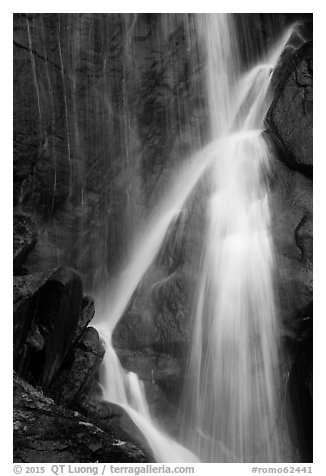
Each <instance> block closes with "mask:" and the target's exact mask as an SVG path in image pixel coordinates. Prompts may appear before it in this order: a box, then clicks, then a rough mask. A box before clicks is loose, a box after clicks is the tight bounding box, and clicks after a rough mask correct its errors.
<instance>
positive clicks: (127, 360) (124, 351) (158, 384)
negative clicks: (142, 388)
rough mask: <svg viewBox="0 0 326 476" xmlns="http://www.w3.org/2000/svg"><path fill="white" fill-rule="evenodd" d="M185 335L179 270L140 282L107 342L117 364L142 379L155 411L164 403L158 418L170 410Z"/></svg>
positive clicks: (184, 284) (187, 322)
mask: <svg viewBox="0 0 326 476" xmlns="http://www.w3.org/2000/svg"><path fill="white" fill-rule="evenodd" d="M157 272H158V271H157ZM158 276H159V275H157V277H158ZM151 278H152V279H153V274H152V275H151ZM189 340H190V308H189V304H188V290H187V282H186V280H185V278H184V277H183V276H182V275H181V274H179V275H178V274H172V275H171V276H169V277H167V278H163V279H159V280H157V282H156V283H155V284H154V285H153V284H152V283H151V284H149V283H144V284H143V285H142V286H141V288H140V289H139V290H138V291H137V293H136V296H135V297H134V299H133V300H132V302H131V304H130V306H129V308H128V310H127V312H126V313H125V314H124V315H123V316H122V318H121V319H120V321H119V322H118V324H117V326H116V328H115V329H114V332H113V336H112V342H113V345H114V347H115V349H116V352H117V355H118V357H119V359H120V361H121V363H122V365H123V367H124V368H126V369H127V370H129V371H132V372H135V373H137V374H138V376H139V377H140V378H141V379H142V380H143V381H144V382H145V384H146V387H147V390H148V392H149V394H150V395H151V396H152V397H153V400H152V401H150V406H151V408H152V409H153V410H155V411H156V410H157V409H159V410H160V411H161V410H162V409H163V408H164V411H165V412H166V415H164V420H169V419H170V421H172V417H171V413H173V412H175V410H176V409H175V407H174V405H176V402H178V399H179V397H180V392H181V389H182V383H183V375H184V366H185V359H186V354H187V349H188V345H189ZM161 413H164V412H161ZM167 414H169V415H168V416H167ZM170 417H171V418H170Z"/></svg>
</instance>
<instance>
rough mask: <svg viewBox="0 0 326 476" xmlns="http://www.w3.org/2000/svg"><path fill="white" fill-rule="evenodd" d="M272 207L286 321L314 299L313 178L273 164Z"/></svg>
mask: <svg viewBox="0 0 326 476" xmlns="http://www.w3.org/2000/svg"><path fill="white" fill-rule="evenodd" d="M273 173H274V178H273V184H272V188H271V206H272V211H273V219H272V231H273V238H274V244H275V251H276V265H275V271H276V288H277V291H278V298H279V313H280V315H281V317H282V318H283V321H284V322H286V323H287V324H288V323H290V322H291V320H293V319H294V318H295V316H296V314H297V313H298V312H299V311H300V310H302V309H304V308H305V307H306V306H307V305H308V303H309V302H310V301H311V299H312V290H313V275H312V252H313V247H312V245H313V243H312V180H311V179H310V178H309V177H306V176H305V175H303V174H302V173H301V172H298V171H294V170H292V169H290V168H288V167H287V166H286V165H284V164H283V163H282V162H281V161H278V160H275V162H274V163H273Z"/></svg>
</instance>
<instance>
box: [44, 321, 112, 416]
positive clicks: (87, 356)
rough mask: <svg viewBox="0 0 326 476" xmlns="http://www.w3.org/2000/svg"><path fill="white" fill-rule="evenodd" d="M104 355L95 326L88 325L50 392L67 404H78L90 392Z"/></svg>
mask: <svg viewBox="0 0 326 476" xmlns="http://www.w3.org/2000/svg"><path fill="white" fill-rule="evenodd" d="M103 356H104V348H103V346H102V344H101V342H100V339H99V335H98V332H97V330H96V329H94V328H93V327H87V329H86V330H85V332H84V333H83V335H82V337H81V339H80V340H79V341H77V342H76V343H75V344H74V345H73V347H72V349H71V351H70V354H69V355H68V356H67V357H66V359H65V361H64V364H63V365H62V366H61V368H60V371H59V372H58V374H57V376H56V378H55V379H54V381H53V383H52V385H51V387H50V389H49V391H48V393H49V394H50V395H51V396H52V397H53V399H54V400H55V401H56V402H57V403H59V404H64V405H66V406H68V407H69V406H76V405H78V402H79V401H80V400H81V399H82V398H83V395H86V396H87V394H88V390H89V388H90V386H91V384H92V382H93V379H94V378H95V376H96V373H97V371H98V369H99V366H100V364H101V362H102V359H103Z"/></svg>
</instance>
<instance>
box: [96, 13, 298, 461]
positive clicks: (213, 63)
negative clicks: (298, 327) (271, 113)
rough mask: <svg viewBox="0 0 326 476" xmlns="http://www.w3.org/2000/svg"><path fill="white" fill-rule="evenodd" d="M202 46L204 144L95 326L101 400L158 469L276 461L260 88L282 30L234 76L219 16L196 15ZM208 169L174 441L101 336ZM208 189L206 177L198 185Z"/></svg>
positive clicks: (234, 57) (231, 46)
mask: <svg viewBox="0 0 326 476" xmlns="http://www.w3.org/2000/svg"><path fill="white" fill-rule="evenodd" d="M199 18H200V21H199V22H198V30H199V33H200V34H201V35H202V36H203V38H204V40H205V44H206V47H207V78H208V98H209V101H208V102H209V105H210V122H211V139H212V143H211V144H210V145H209V146H208V147H207V148H206V149H204V150H203V151H201V152H200V153H198V154H197V155H196V156H195V157H194V158H193V159H192V160H191V161H190V163H189V164H188V165H187V166H186V167H185V168H183V169H182V171H181V172H179V173H178V174H176V176H175V178H174V179H173V181H172V185H171V187H170V189H169V190H167V193H166V196H165V198H164V199H163V200H162V202H161V205H160V206H159V207H157V208H156V209H155V210H154V212H153V213H152V214H151V216H150V218H149V220H148V225H147V226H146V227H144V231H143V232H142V233H139V234H138V235H136V239H135V243H134V246H133V248H132V253H131V255H130V256H129V258H128V260H127V262H126V263H125V265H124V266H123V267H122V272H121V275H120V276H119V278H118V279H117V281H116V285H115V286H113V289H112V291H111V292H110V293H109V296H108V297H107V299H106V300H105V303H104V306H103V309H102V310H101V311H100V313H99V315H98V317H97V320H98V321H99V325H98V329H99V331H100V334H101V336H102V338H103V339H104V341H105V344H106V354H105V358H104V368H103V379H102V387H103V398H105V399H107V400H109V401H112V402H115V403H118V404H120V405H122V406H123V407H124V408H125V409H126V411H127V412H128V414H129V416H130V417H131V418H132V419H133V420H134V422H135V423H136V425H137V426H138V427H139V428H140V429H141V431H142V432H143V434H144V435H145V437H146V438H147V440H148V443H149V445H150V446H151V449H152V451H153V454H154V457H155V458H156V459H157V461H160V462H195V461H198V459H200V460H201V461H215V462H250V461H281V460H282V452H281V449H280V448H281V446H282V445H283V443H284V441H281V440H282V438H283V437H282V435H281V430H280V428H279V427H280V425H279V421H278V416H279V408H278V405H279V401H278V390H279V388H278V387H279V353H278V351H279V349H278V347H279V345H278V328H277V319H276V312H275V303H274V295H273V250H272V238H271V235H270V229H269V226H270V213H269V203H268V191H267V187H266V180H265V174H266V173H267V172H268V167H269V164H268V162H269V154H268V148H267V146H266V143H265V141H264V139H263V137H262V134H261V132H262V126H263V120H264V117H265V114H266V112H267V110H268V107H269V101H268V97H267V91H268V87H269V82H270V72H271V68H273V67H274V66H275V63H276V62H277V60H278V58H279V56H280V54H281V52H282V50H283V49H284V46H285V45H286V43H287V41H288V39H289V37H290V35H291V31H288V32H287V33H286V34H285V36H284V37H283V38H282V40H281V41H280V42H279V44H278V45H277V47H275V48H274V49H273V51H272V52H271V54H270V55H269V56H268V57H267V58H266V59H265V61H264V64H262V65H259V66H256V67H254V68H253V69H252V70H251V71H250V72H249V73H246V74H244V75H240V72H239V71H240V65H239V63H238V53H237V47H236V43H235V39H236V36H235V32H234V30H233V29H232V26H231V18H230V16H228V15H222V14H216V15H215V14H208V15H205V16H203V17H199ZM206 171H209V174H206V175H207V176H209V186H210V198H209V203H208V204H207V230H206V236H205V247H204V253H203V256H202V260H201V271H200V273H201V276H200V278H199V283H200V284H199V289H198V292H197V303H196V306H195V311H194V329H193V339H192V347H191V352H190V357H189V362H188V370H187V375H186V388H185V396H184V400H183V402H182V404H181V405H182V406H183V407H184V409H185V420H186V424H184V425H183V433H182V436H181V438H182V441H183V444H185V446H187V447H188V448H189V449H190V450H191V451H192V452H193V453H194V454H195V455H197V456H194V454H193V453H192V452H190V451H189V450H187V449H185V448H184V447H183V446H181V445H180V444H178V443H177V442H175V441H173V440H172V439H171V438H170V437H169V436H167V435H166V434H164V433H163V432H162V431H161V430H160V429H159V428H158V427H157V425H156V424H154V422H153V421H152V418H151V415H150V412H149V410H148V406H147V403H146V398H145V394H144V391H143V388H142V386H141V384H140V382H139V380H138V378H137V376H136V375H135V374H130V373H129V374H128V373H127V372H126V371H125V370H124V369H123V368H122V367H121V364H120V362H119V360H118V357H117V356H116V354H115V351H114V349H113V347H112V344H111V335H112V331H113V329H114V327H115V325H116V323H117V322H118V320H119V319H120V317H121V316H122V314H123V312H124V311H125V309H126V307H127V305H128V303H129V301H130V299H131V297H132V294H133V293H134V291H135V290H136V288H137V286H138V285H139V283H140V282H141V279H142V277H143V276H144V274H145V272H146V271H147V270H148V268H149V267H150V266H151V264H152V262H153V260H154V259H155V257H156V255H157V253H158V252H159V250H160V246H161V245H162V242H163V240H164V237H165V235H166V233H167V230H168V228H169V226H170V225H171V223H172V222H173V220H174V219H175V218H176V217H177V216H178V213H179V211H180V209H181V208H182V206H183V204H184V202H185V201H186V200H187V198H188V197H189V195H190V194H191V192H192V191H193V190H194V188H195V187H196V185H197V183H198V181H199V180H200V179H201V178H202V176H203V174H204V173H205V172H206ZM207 180H208V179H207Z"/></svg>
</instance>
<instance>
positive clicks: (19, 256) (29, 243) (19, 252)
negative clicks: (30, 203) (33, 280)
mask: <svg viewBox="0 0 326 476" xmlns="http://www.w3.org/2000/svg"><path fill="white" fill-rule="evenodd" d="M36 240H37V228H36V225H35V223H34V222H33V220H32V219H31V218H30V217H29V216H28V215H25V214H19V213H14V274H19V272H20V270H21V268H22V265H23V264H24V261H25V260H26V258H27V256H28V254H29V253H30V251H31V250H32V249H33V247H34V246H35V243H36Z"/></svg>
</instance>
